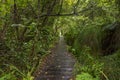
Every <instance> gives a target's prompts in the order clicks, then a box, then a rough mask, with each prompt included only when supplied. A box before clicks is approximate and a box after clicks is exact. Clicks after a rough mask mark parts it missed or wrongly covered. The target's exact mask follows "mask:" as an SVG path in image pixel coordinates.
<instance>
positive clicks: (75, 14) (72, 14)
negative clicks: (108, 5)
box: [40, 7, 91, 17]
mask: <svg viewBox="0 0 120 80" xmlns="http://www.w3.org/2000/svg"><path fill="white" fill-rule="evenodd" d="M90 8H91V7H89V8H87V9H84V10H81V11H79V12H76V13H66V14H65V13H64V14H43V15H41V16H40V17H46V16H48V17H55V16H58V17H60V16H79V14H80V13H83V12H85V11H88V10H89V9H90Z"/></svg>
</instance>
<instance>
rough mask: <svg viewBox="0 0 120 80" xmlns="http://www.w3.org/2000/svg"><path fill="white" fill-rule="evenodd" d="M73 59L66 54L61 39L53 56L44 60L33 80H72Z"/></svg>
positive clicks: (62, 39)
mask: <svg viewBox="0 0 120 80" xmlns="http://www.w3.org/2000/svg"><path fill="white" fill-rule="evenodd" d="M74 64H75V60H74V58H73V57H72V56H71V54H70V53H68V52H67V49H66V45H65V42H64V38H63V37H61V38H60V40H59V43H58V44H57V45H56V48H55V50H54V53H53V54H50V56H49V57H48V58H47V59H46V62H45V63H44V66H43V67H42V68H41V70H40V71H39V72H38V73H37V76H36V78H35V80H74V79H73V67H74Z"/></svg>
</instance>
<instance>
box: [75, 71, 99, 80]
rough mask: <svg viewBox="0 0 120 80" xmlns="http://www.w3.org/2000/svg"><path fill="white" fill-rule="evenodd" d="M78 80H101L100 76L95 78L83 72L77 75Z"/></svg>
mask: <svg viewBox="0 0 120 80" xmlns="http://www.w3.org/2000/svg"><path fill="white" fill-rule="evenodd" d="M76 80H100V79H98V78H93V76H91V75H90V74H89V73H81V74H80V75H77V76H76Z"/></svg>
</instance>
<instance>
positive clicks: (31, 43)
mask: <svg viewBox="0 0 120 80" xmlns="http://www.w3.org/2000/svg"><path fill="white" fill-rule="evenodd" d="M119 31H120V0H0V80H6V79H7V80H18V79H19V80H33V78H34V75H35V72H36V71H37V68H38V67H39V66H40V65H41V62H40V61H41V60H42V59H43V58H44V56H46V55H49V54H50V53H51V51H52V50H51V49H52V48H53V47H54V46H55V44H56V43H57V42H58V40H59V33H60V32H61V34H62V35H63V36H64V39H65V41H66V45H67V49H68V51H69V52H71V53H72V54H73V56H75V58H76V59H77V63H76V65H75V75H76V80H81V78H82V77H84V78H85V77H86V76H87V77H90V78H91V80H119V79H120V77H119V76H120V73H119V72H120V67H119V66H120V61H119V60H120V59H119V57H120V54H119V53H120V38H119V36H120V32H119ZM83 63H84V64H83ZM106 69H107V70H106ZM90 78H89V79H90ZM89 79H87V78H85V80H89Z"/></svg>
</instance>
